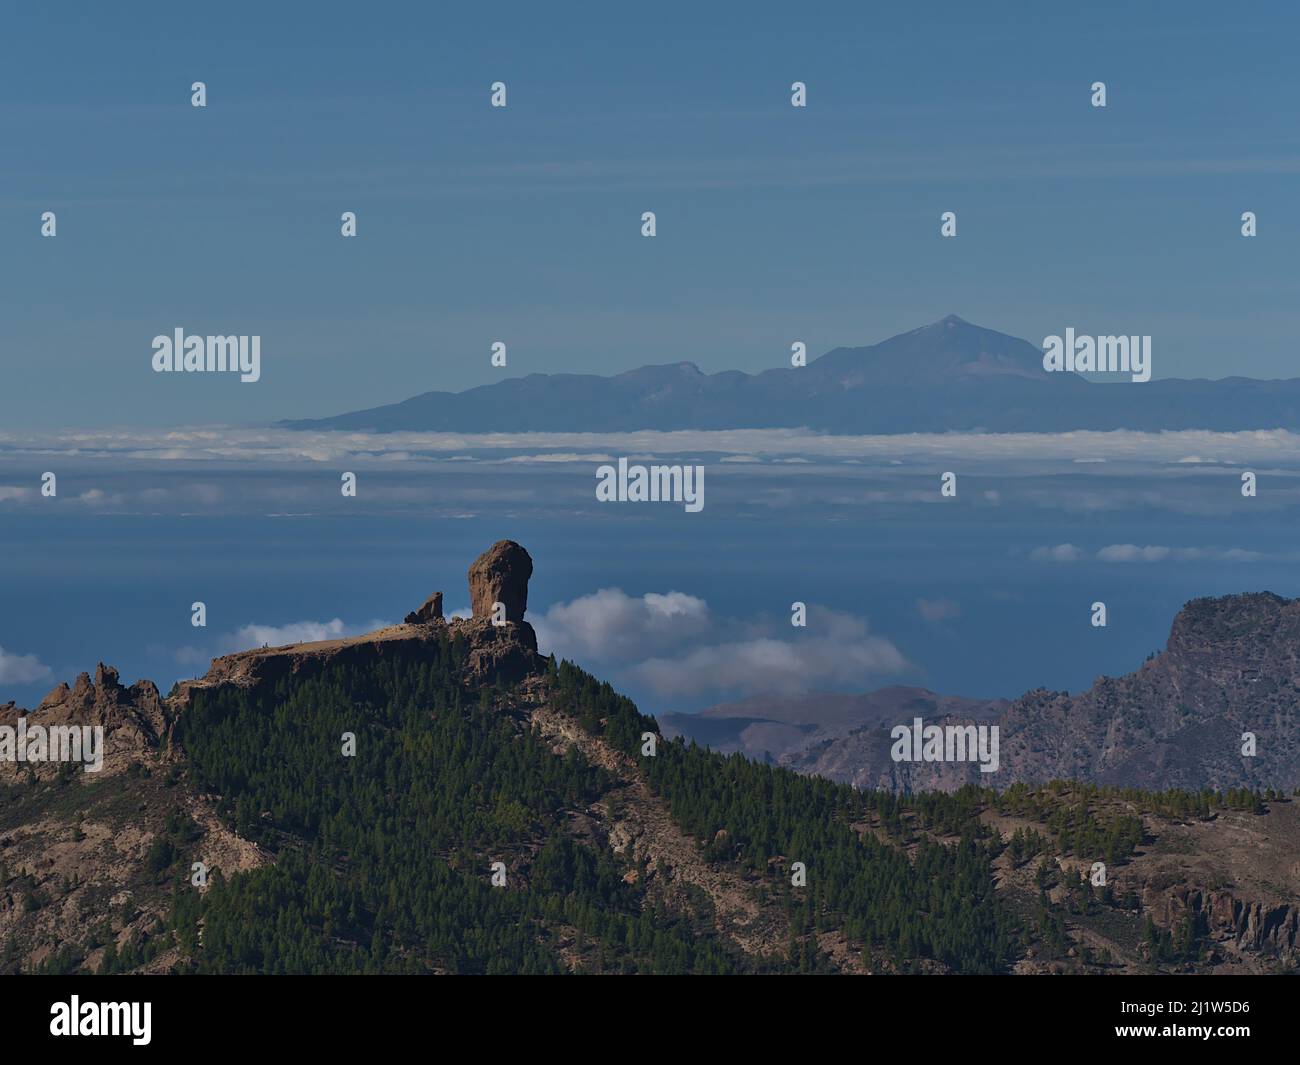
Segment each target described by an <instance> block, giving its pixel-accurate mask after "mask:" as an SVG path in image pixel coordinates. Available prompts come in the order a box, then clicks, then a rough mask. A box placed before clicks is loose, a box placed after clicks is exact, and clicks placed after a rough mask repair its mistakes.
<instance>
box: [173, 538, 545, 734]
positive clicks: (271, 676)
mask: <svg viewBox="0 0 1300 1065" xmlns="http://www.w3.org/2000/svg"><path fill="white" fill-rule="evenodd" d="M532 571H533V560H532V559H531V558H529V556H528V552H527V551H525V550H524V549H523V548H522V547H520V546H519V545H518V544H517V543H514V542H513V541H511V540H502V541H500V542H498V543H496V544H493V545H492V547H491V548H489V549H488V550H487V551H485V552H484V553H483V554H482V555H480V556H479V557H478V559H477V560H476V561H475V562H474V564H473V565H472V566H471V567H470V571H469V589H470V598H471V601H472V602H473V603H474V604H475V606H474V617H473V618H452V619H450V621H448V620H447V619H445V618H444V617H443V613H442V600H443V595H442V592H434V593H433V595H431V596H429V598H428V599H426V600H425V601H424V604H423V605H422V606H421V607H420V608H419V609H418V610H414V611H412V612H411V613H409V614H407V615H406V620H405V622H404V624H401V625H391V626H389V627H388V628H385V629H377V630H376V631H374V632H368V633H365V634H364V635H360V636H349V637H345V638H343V639H338V640H320V641H317V642H315V643H298V644H287V645H285V646H283V647H262V648H257V649H254V650H250V651H239V652H237V653H235V654H230V655H222V656H221V657H220V658H216V659H213V661H212V666H211V668H210V669H209V670H208V672H207V673H206V674H205V675H204V676H203V677H200V678H199V679H198V680H187V681H182V682H181V683H180V684H178V685H177V687H176V690H175V692H173V694H172V696H171V700H172V702H173V704H174V709H175V712H177V713H179V712H181V711H182V710H183V709H184V707H185V706H186V705H187V704H188V703H189V701H190V699H191V697H192V696H193V694H194V692H196V691H199V690H202V689H210V688H214V687H219V686H221V685H223V684H235V685H238V686H240V687H244V688H249V687H257V686H260V685H264V684H274V683H276V682H277V681H279V680H281V679H283V678H286V677H306V676H312V675H316V674H318V673H319V672H320V671H321V670H323V669H324V668H326V667H327V666H328V665H330V664H333V663H336V662H337V663H344V664H346V663H354V662H365V661H374V660H375V659H381V660H382V659H386V658H395V659H402V660H409V659H417V660H418V659H420V658H423V657H426V656H428V655H430V654H432V653H434V645H436V644H437V643H438V642H440V641H442V640H445V639H448V638H451V639H453V640H458V641H460V642H461V643H462V644H463V646H464V650H465V667H464V678H465V683H466V684H467V685H469V686H471V687H477V686H480V685H485V684H496V683H502V684H516V683H518V682H519V681H521V680H523V679H524V678H525V677H529V676H532V675H534V674H537V673H540V672H542V671H543V670H544V669H545V666H546V661H545V659H543V658H541V657H540V656H539V655H538V653H537V635H536V633H534V632H533V627H532V626H531V625H529V624H528V623H527V622H526V621H524V620H523V616H524V610H525V608H526V606H527V603H528V578H529V577H530V576H531V575H532ZM496 602H500V603H504V604H505V607H506V618H507V621H506V622H505V623H504V624H500V625H495V624H493V623H492V603H496ZM483 604H486V606H484V605H483ZM480 609H481V611H482V612H480Z"/></svg>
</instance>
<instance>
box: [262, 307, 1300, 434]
mask: <svg viewBox="0 0 1300 1065" xmlns="http://www.w3.org/2000/svg"><path fill="white" fill-rule="evenodd" d="M1162 355H1163V352H1162V351H1161V350H1160V348H1159V344H1158V338H1157V343H1156V346H1155V350H1154V352H1153V360H1154V362H1155V364H1156V366H1157V367H1158V366H1159V363H1160V359H1161V357H1162ZM1042 359H1043V354H1042V351H1040V349H1039V348H1038V347H1036V346H1035V345H1033V344H1031V343H1029V342H1028V341H1025V340H1021V339H1019V338H1017V337H1013V336H1008V335H1007V334H1005V333H999V332H997V331H995V330H992V329H984V328H982V327H980V326H977V325H972V324H971V323H970V322H966V321H963V320H962V319H961V318H958V317H957V316H956V315H949V316H948V317H947V318H944V319H942V320H940V321H938V322H935V323H934V324H933V325H928V326H924V327H922V328H920V329H914V330H912V331H911V332H910V333H903V334H901V335H899V336H895V337H891V338H890V339H888V340H884V341H881V342H880V343H879V344H873V345H871V346H870V347H864V348H836V349H835V350H833V351H829V352H827V353H826V354H824V355H822V356H821V357H820V358H817V359H813V360H812V361H811V362H809V363H808V365H807V366H803V367H783V368H777V369H771V370H765V371H763V372H762V373H757V374H748V373H743V372H741V371H739V370H728V371H724V372H722V373H715V374H706V373H704V372H702V371H701V370H700V368H699V367H698V366H696V365H695V364H694V363H690V362H679V363H671V364H668V365H664V366H643V367H641V368H640V369H637V370H629V371H628V372H626V373H621V374H617V375H615V376H613V377H600V376H597V375H595V374H529V375H528V376H527V377H516V378H510V379H507V380H504V381H500V382H498V383H496V384H491V385H482V386H480V387H478V388H471V389H468V390H467V391H464V392H425V393H423V394H421V395H418V396H414V397H412V398H411V399H407V400H404V401H403V402H401V403H393V404H389V405H387V406H383V407H374V408H371V409H369V410H361V411H353V412H351V413H347V414H339V415H336V416H334V417H329V418H315V419H302V420H292V421H285V422H281V423H280V425H281V426H283V427H287V428H291V429H343V430H364V431H370V432H399V431H424V432H430V431H449V432H506V431H514V432H631V431H635V430H642V429H653V430H680V429H697V430H708V429H771V428H807V429H811V430H814V431H817V432H825V433H834V434H858V433H863V434H876V433H914V432H946V431H968V432H975V431H987V432H1064V431H1067V430H1072V429H1095V430H1111V429H1135V430H1145V431H1158V430H1164V429H1212V430H1218V431H1225V432H1228V431H1239V430H1247V429H1277V428H1286V429H1293V428H1296V427H1297V426H1300V379H1294V378H1293V379H1288V380H1284V381H1261V380H1255V379H1252V378H1246V377H1226V378H1223V379H1221V380H1214V381H1210V380H1203V379H1199V380H1180V379H1176V378H1167V379H1156V380H1152V381H1146V382H1141V383H1138V382H1133V381H1131V380H1129V379H1128V377H1126V376H1119V375H1116V380H1115V381H1113V382H1104V383H1098V382H1096V381H1090V380H1088V379H1086V378H1084V377H1081V376H1079V375H1076V374H1072V373H1048V372H1046V371H1045V370H1044V369H1043V364H1042Z"/></svg>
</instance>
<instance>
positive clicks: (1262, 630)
mask: <svg viewBox="0 0 1300 1065" xmlns="http://www.w3.org/2000/svg"><path fill="white" fill-rule="evenodd" d="M875 694H876V695H877V696H879V695H881V694H883V693H875ZM937 698H938V697H933V698H932V700H931V701H935V700H937ZM1297 705H1300V599H1284V598H1282V597H1281V596H1277V595H1273V594H1272V593H1269V592H1258V593H1248V594H1244V595H1229V596H1223V597H1221V598H1217V599H1196V600H1193V601H1191V602H1189V603H1188V604H1186V605H1185V606H1184V607H1183V609H1182V610H1180V611H1179V613H1178V615H1177V617H1175V619H1174V621H1173V624H1172V626H1171V629H1170V633H1169V640H1168V643H1167V646H1166V648H1165V650H1164V651H1162V652H1160V653H1159V654H1157V655H1154V656H1153V657H1151V658H1150V659H1149V660H1148V661H1146V662H1145V663H1143V664H1142V665H1141V666H1140V667H1139V668H1138V669H1136V670H1134V671H1133V672H1132V673H1128V674H1125V675H1124V676H1120V677H1099V678H1098V679H1097V680H1096V681H1095V682H1094V683H1093V685H1092V686H1091V687H1090V688H1088V689H1087V690H1086V691H1081V692H1078V693H1077V694H1074V695H1071V694H1070V693H1069V692H1064V691H1049V690H1047V689H1041V688H1040V689H1035V690H1034V691H1031V692H1027V693H1026V694H1024V695H1022V696H1020V697H1019V698H1018V699H1016V700H1015V701H1014V702H1012V703H1010V704H1003V705H1001V706H998V707H994V704H988V706H987V709H990V710H994V709H995V710H996V717H991V718H990V719H989V720H990V722H991V723H996V724H997V725H998V727H999V731H1000V748H1001V751H1000V761H1001V767H1000V769H999V770H998V771H997V772H996V773H989V774H981V773H980V772H979V771H978V768H977V767H976V766H974V765H973V764H971V763H946V762H925V763H907V762H901V763H896V762H894V761H893V760H892V758H891V757H890V747H891V743H890V739H889V730H890V728H891V727H893V726H894V725H900V724H901V725H905V724H908V723H909V722H910V721H911V718H912V714H911V713H910V712H903V709H902V708H899V710H898V711H896V712H893V716H892V717H882V718H879V719H878V720H876V721H872V722H871V723H868V724H864V725H863V726H862V727H859V728H856V729H854V730H853V731H850V732H848V733H847V734H843V735H835V736H827V735H825V734H822V733H819V732H816V731H812V732H807V733H806V734H805V736H804V737H800V736H798V735H797V734H796V735H794V736H793V737H792V740H791V741H790V742H789V747H788V749H787V750H786V751H785V752H779V751H778V753H777V754H776V755H775V760H776V761H778V762H779V763H780V764H782V765H787V766H789V767H790V768H792V769H795V770H797V771H799V772H803V773H812V774H816V775H818V776H828V777H830V778H831V779H833V780H839V781H844V782H846V783H852V784H856V785H858V786H860V787H877V788H884V789H888V790H894V791H910V792H918V791H931V790H939V791H952V790H955V789H956V788H959V787H961V786H962V785H964V784H979V785H982V786H985V787H995V788H1006V787H1008V786H1009V785H1011V784H1013V783H1017V782H1025V783H1030V784H1043V783H1046V782H1048V781H1050V780H1053V779H1060V780H1085V781H1090V782H1093V783H1097V784H1110V785H1116V786H1120V787H1135V788H1143V789H1148V790H1154V791H1161V790H1164V789H1167V788H1185V789H1187V790H1189V791H1199V790H1202V789H1206V788H1209V789H1216V790H1226V789H1229V788H1252V789H1257V790H1261V791H1263V790H1266V789H1268V788H1276V789H1279V790H1282V791H1286V792H1290V791H1291V790H1292V789H1294V788H1296V787H1300V761H1298V760H1297V759H1296V756H1295V752H1296V751H1297V750H1300V716H1297V714H1296V709H1295V708H1296V706H1297ZM946 709H948V708H946V707H943V706H941V705H936V706H935V707H934V708H933V709H925V710H924V713H923V714H922V716H924V718H925V723H926V724H927V725H930V724H936V725H945V726H946V725H955V724H960V723H963V721H965V720H969V718H967V717H964V716H963V714H962V713H961V712H958V713H945V712H944V711H945V710H946ZM976 709H978V707H977V708H976ZM743 710H744V704H740V705H739V706H738V707H737V708H735V709H733V711H732V715H733V716H741V714H742V712H743ZM918 712H921V711H918ZM709 713H710V711H706V712H705V715H701V718H702V719H705V720H704V721H702V722H701V723H702V724H709V725H713V724H715V722H713V721H712V719H711V718H707V717H706V715H708V714H709ZM967 713H969V709H967ZM752 716H753V717H754V718H756V719H761V718H762V717H763V716H764V715H763V714H762V713H755V714H753V715H752ZM671 720H672V722H673V723H674V724H676V723H677V719H676V718H673V719H671ZM749 727H750V728H751V730H752V731H754V732H755V733H756V735H755V736H754V739H753V741H752V742H751V743H750V750H747V752H746V753H750V754H751V756H754V755H753V750H752V748H753V747H754V746H759V745H761V743H762V741H763V736H762V735H761V734H758V733H757V730H756V729H754V727H753V726H752V725H751V726H749ZM791 731H792V730H790V729H786V730H785V732H784V733H783V734H782V736H781V737H778V739H780V738H783V737H789V736H790V733H791ZM1244 733H1251V734H1253V735H1254V737H1255V740H1256V750H1255V753H1254V754H1253V755H1243V754H1242V745H1243V739H1242V737H1243V734H1244ZM705 742H710V743H712V742H713V741H712V739H711V738H710V739H707V740H705ZM722 749H724V750H725V749H726V748H725V747H723V748H722ZM759 753H761V748H760V752H759Z"/></svg>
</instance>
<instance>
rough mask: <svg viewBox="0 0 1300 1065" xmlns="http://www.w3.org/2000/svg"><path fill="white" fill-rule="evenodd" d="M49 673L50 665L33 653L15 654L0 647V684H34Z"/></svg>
mask: <svg viewBox="0 0 1300 1065" xmlns="http://www.w3.org/2000/svg"><path fill="white" fill-rule="evenodd" d="M49 675H50V667H49V666H47V665H45V664H44V663H43V662H42V661H41V660H40V659H39V658H37V657H36V656H35V655H17V654H13V653H12V652H10V651H6V650H5V649H4V648H3V647H0V684H35V683H36V682H37V681H38V680H44V679H45V678H46V677H48V676H49Z"/></svg>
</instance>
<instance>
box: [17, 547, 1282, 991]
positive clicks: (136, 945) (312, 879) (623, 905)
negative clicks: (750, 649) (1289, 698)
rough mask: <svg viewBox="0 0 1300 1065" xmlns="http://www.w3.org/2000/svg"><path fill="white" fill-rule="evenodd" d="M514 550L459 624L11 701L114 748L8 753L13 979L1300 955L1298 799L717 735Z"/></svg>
mask: <svg viewBox="0 0 1300 1065" xmlns="http://www.w3.org/2000/svg"><path fill="white" fill-rule="evenodd" d="M531 572H532V560H531V559H530V558H529V557H528V555H527V552H525V551H524V550H523V548H521V547H520V546H519V545H518V544H515V543H513V542H511V541H501V542H499V543H498V544H496V545H494V546H493V547H492V548H491V549H489V551H487V552H485V553H484V554H483V555H482V556H480V557H479V559H478V560H476V562H475V563H474V565H472V566H471V567H470V571H469V579H470V593H471V602H472V603H473V604H474V609H475V615H474V616H473V617H471V618H469V619H460V618H453V619H450V620H447V619H444V618H443V617H442V616H441V603H442V597H441V595H440V594H439V593H435V594H434V595H432V596H429V597H428V598H427V599H426V600H425V602H424V605H423V606H421V607H420V608H419V609H418V610H416V611H413V612H412V613H411V614H410V615H408V620H407V621H406V622H405V623H404V624H402V625H399V626H391V627H389V628H387V629H382V630H379V631H377V632H375V633H368V634H365V635H363V636H357V637H349V638H346V639H339V640H328V641H318V642H315V643H307V644H289V645H284V646H281V647H275V648H270V647H263V648H257V649H252V650H248V651H241V652H237V653H235V654H233V655H227V656H222V657H221V658H218V659H215V660H214V661H213V664H212V667H211V668H210V669H209V670H208V672H207V674H205V676H204V677H202V678H199V679H197V680H195V681H190V682H184V683H183V684H178V685H177V686H176V687H175V688H174V689H173V691H172V692H171V694H170V695H169V696H168V697H166V698H165V699H163V698H160V696H159V694H158V691H157V688H156V687H155V686H154V685H153V684H152V683H151V682H148V681H143V680H142V681H138V682H137V683H136V684H134V685H132V686H130V687H129V688H127V687H124V686H123V685H122V684H121V682H120V680H119V679H118V676H117V673H116V671H115V670H113V669H112V668H111V667H108V666H104V665H101V666H100V667H99V668H98V669H97V670H96V673H95V676H94V678H93V679H92V678H91V677H89V676H88V675H86V674H82V675H81V676H80V677H78V679H77V681H76V683H75V684H73V685H71V686H68V685H59V686H58V687H56V688H55V690H54V691H53V692H52V693H51V695H50V696H49V697H47V698H46V699H45V700H43V701H42V703H41V705H40V707H38V708H37V710H35V711H32V712H30V713H25V712H23V711H20V710H19V709H18V708H16V707H14V706H13V704H7V705H6V706H5V707H3V708H0V724H7V723H8V722H9V721H10V720H11V719H12V718H14V717H16V716H18V715H21V716H24V717H29V718H31V719H32V720H31V722H29V724H33V723H34V724H42V723H43V724H47V725H48V724H53V723H56V722H60V723H61V722H68V723H79V724H86V723H97V724H101V725H102V726H103V727H104V728H105V742H104V748H105V750H106V752H107V753H106V755H105V758H104V764H103V768H102V772H100V773H82V772H78V771H75V767H72V768H73V771H71V772H69V771H68V769H69V767H68V766H67V765H56V764H51V763H32V762H28V763H26V764H25V765H18V764H14V763H10V762H0V971H3V972H20V971H21V972H74V971H85V972H99V973H116V972H135V973H190V972H200V973H253V972H274V973H287V972H295V973H299V972H303V973H307V972H316V973H344V972H392V973H445V972H528V973H542V972H714V973H718V972H755V973H759V972H828V973H829V972H842V973H890V972H931V973H944V972H1013V973H1041V972H1067V971H1068V972H1092V973H1105V972H1150V971H1180V972H1219V971H1223V972H1268V971H1290V970H1294V969H1295V968H1296V966H1297V965H1300V907H1297V906H1296V905H1295V904H1294V895H1295V894H1296V893H1298V892H1300V887H1298V888H1297V889H1296V890H1294V891H1293V890H1292V889H1291V888H1290V887H1288V886H1287V885H1296V884H1300V881H1298V880H1297V877H1298V876H1300V870H1297V869H1296V868H1295V867H1294V865H1295V863H1294V854H1295V853H1296V847H1297V846H1300V805H1298V804H1296V803H1295V802H1293V801H1291V800H1290V799H1288V798H1286V797H1284V796H1280V795H1275V794H1273V793H1272V792H1270V793H1269V794H1268V795H1267V796H1263V795H1260V794H1257V793H1251V792H1246V791H1238V792H1229V793H1224V794H1213V793H1206V792H1201V793H1191V792H1187V791H1170V792H1161V793H1144V792H1134V791H1124V790H1116V789H1104V788H1098V787H1097V786H1095V785H1090V784H1084V783H1067V782H1062V781H1056V782H1053V783H1052V784H1051V785H1049V786H1047V787H1043V788H1027V787H1025V786H1023V785H1017V786H1015V787H1012V788H1010V789H1008V790H1007V791H1006V792H1005V793H997V792H994V791H991V790H989V789H987V788H966V789H963V790H961V791H959V792H957V793H953V794H949V793H945V792H944V791H936V792H931V793H927V794H925V795H920V796H917V797H916V798H911V797H909V796H907V795H895V794H893V793H890V792H882V791H860V790H856V789H853V788H850V787H847V786H845V785H842V784H835V783H833V782H831V781H829V780H826V779H819V778H813V777H807V776H800V775H797V774H795V773H792V772H790V771H789V770H788V769H783V768H775V767H772V766H766V765H758V764H756V763H754V762H752V761H749V760H746V759H743V758H734V757H733V758H724V757H722V756H720V755H717V754H714V753H712V752H709V751H706V750H704V749H702V748H700V747H697V746H694V745H691V744H686V743H683V742H682V741H680V740H676V741H670V740H668V739H667V738H666V737H661V736H659V731H660V730H658V728H657V725H656V722H655V720H654V719H653V718H649V717H646V716H644V715H642V714H640V713H639V712H638V711H637V710H636V708H635V706H633V705H632V704H631V702H630V701H628V700H627V699H625V698H623V697H621V696H619V695H618V694H617V693H616V692H615V691H614V690H613V689H612V688H611V687H610V685H608V684H605V683H601V682H600V681H598V680H597V679H596V678H594V677H591V676H590V675H588V674H585V673H583V672H582V671H581V670H580V669H578V668H577V667H576V666H573V665H572V664H570V663H567V662H561V663H557V662H556V661H555V660H554V659H544V658H542V657H541V656H540V655H538V653H537V650H536V639H535V636H534V635H533V632H532V628H531V626H530V625H529V624H528V623H527V622H526V621H525V620H524V610H525V608H526V602H527V587H526V585H527V579H528V576H529V575H530V574H531ZM1274 600H1276V602H1274ZM1261 603H1264V604H1265V605H1271V606H1272V608H1273V609H1275V610H1276V609H1282V608H1284V607H1285V608H1288V609H1289V607H1290V604H1289V603H1288V602H1287V601H1282V600H1280V599H1278V597H1272V598H1271V599H1268V600H1267V601H1265V600H1261ZM1250 605H1251V604H1249V603H1248V604H1247V606H1250ZM498 607H500V608H501V609H500V610H498V609H497V608H498ZM1297 617H1298V618H1300V613H1298V614H1297ZM1249 629H1250V626H1249V625H1243V618H1242V617H1241V616H1239V615H1236V614H1234V613H1233V612H1232V611H1231V609H1228V610H1226V611H1225V610H1223V609H1221V608H1213V607H1211V608H1209V609H1208V610H1205V611H1203V612H1200V613H1197V614H1195V616H1192V617H1189V619H1188V623H1187V624H1186V625H1183V626H1181V627H1179V629H1178V631H1179V633H1180V635H1179V638H1178V639H1177V640H1176V641H1174V642H1175V643H1177V645H1178V648H1179V649H1181V651H1182V652H1183V653H1185V654H1186V656H1188V661H1189V663H1190V664H1191V665H1192V666H1193V667H1195V668H1203V667H1204V666H1205V665H1207V662H1206V661H1204V655H1203V652H1204V650H1205V647H1206V641H1207V639H1208V640H1218V639H1221V638H1223V637H1224V636H1225V635H1232V634H1235V636H1236V638H1238V639H1246V638H1247V637H1248V636H1249V631H1248V630H1249ZM1267 657H1268V656H1265V658H1267ZM1276 658H1277V656H1273V658H1271V659H1268V660H1269V661H1273V660H1275V659H1276ZM1261 661H1264V659H1261ZM1208 664H1209V665H1214V663H1212V662H1211V663H1208ZM1211 672H1212V671H1211ZM1216 680H1217V677H1212V678H1211V681H1216ZM1207 683H1210V681H1207ZM915 692H916V690H913V689H898V690H897V691H896V694H897V695H898V697H899V698H905V697H915V698H924V696H918V695H916V694H915ZM936 698H939V697H936ZM940 705H941V706H945V707H948V708H951V707H952V706H953V705H958V706H959V707H961V708H964V704H953V703H951V702H949V703H942V704H940ZM33 727H34V725H33ZM340 743H341V744H342V754H340ZM349 745H351V746H349ZM349 751H350V752H351V753H349ZM1097 861H1102V862H1104V863H1105V864H1106V865H1107V867H1108V869H1109V873H1108V881H1107V886H1106V888H1105V889H1104V890H1099V889H1097V888H1096V887H1095V886H1090V885H1089V883H1088V881H1087V876H1088V875H1089V873H1090V871H1091V870H1092V869H1093V867H1094V865H1095V863H1096V862H1097ZM200 867H202V868H203V869H204V870H205V876H206V879H205V880H204V881H203V882H202V883H196V882H195V880H194V879H193V878H194V877H195V876H197V875H198V874H197V873H196V872H195V870H197V869H199V868H200ZM800 869H803V870H804V871H805V872H806V873H807V878H806V881H802V880H800V877H801V876H803V875H804V874H803V873H798V875H797V876H795V877H793V878H792V877H791V872H792V870H794V871H796V872H797V871H798V870H800ZM489 875H490V876H491V880H490V879H489ZM497 877H501V878H502V879H501V880H500V881H498V880H497ZM1288 893H1289V895H1290V896H1291V897H1290V899H1289V898H1288ZM918 906H919V907H920V908H921V910H920V911H918ZM922 911H923V912H922Z"/></svg>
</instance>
